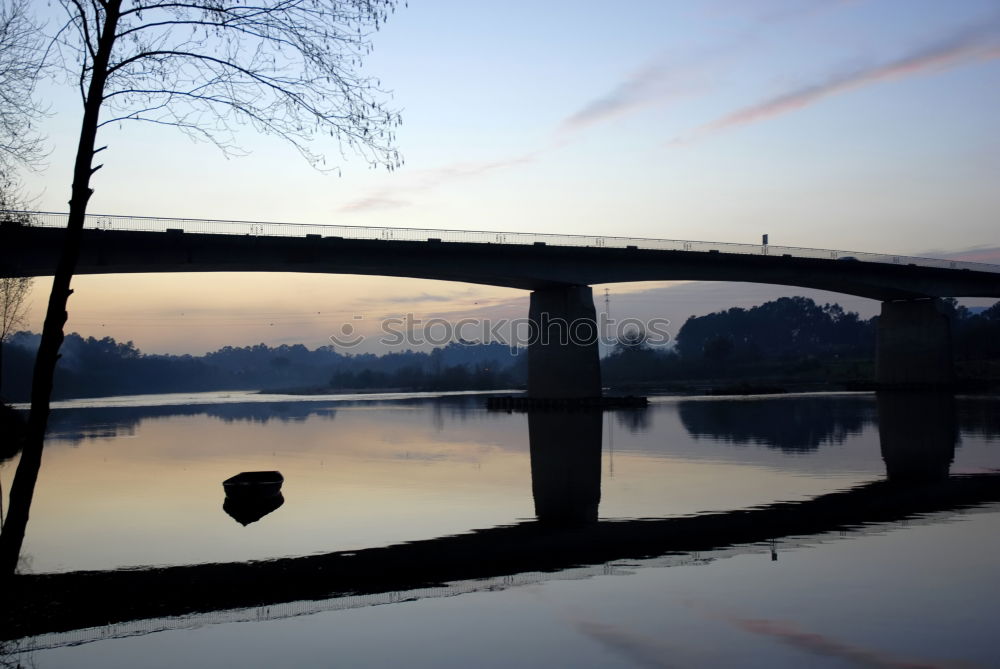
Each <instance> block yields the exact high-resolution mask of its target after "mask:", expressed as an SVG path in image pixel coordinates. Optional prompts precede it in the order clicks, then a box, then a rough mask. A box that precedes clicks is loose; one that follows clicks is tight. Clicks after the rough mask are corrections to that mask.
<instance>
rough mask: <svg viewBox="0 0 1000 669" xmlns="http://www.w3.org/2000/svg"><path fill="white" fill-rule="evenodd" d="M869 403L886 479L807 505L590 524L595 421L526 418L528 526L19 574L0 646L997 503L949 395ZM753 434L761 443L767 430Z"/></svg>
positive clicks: (996, 489) (597, 454)
mask: <svg viewBox="0 0 1000 669" xmlns="http://www.w3.org/2000/svg"><path fill="white" fill-rule="evenodd" d="M747 404H749V403H747ZM877 406H878V412H879V418H880V430H879V434H880V438H881V444H882V455H883V458H884V460H885V465H886V471H887V477H886V479H885V480H879V481H873V482H870V483H866V484H862V485H859V486H856V487H852V488H849V489H846V490H842V491H838V492H834V493H828V494H824V495H820V496H818V497H815V498H813V499H809V500H805V501H797V502H777V503H772V504H767V505H763V506H759V507H752V508H744V509H738V510H733V511H726V512H717V513H707V514H702V515H698V516H686V517H677V518H659V519H656V518H653V519H641V520H617V521H609V520H604V521H602V520H599V517H598V505H599V502H600V497H601V488H600V481H601V478H600V467H601V451H602V449H601V435H602V429H601V426H602V415H601V414H600V413H598V412H569V413H534V414H531V415H530V416H529V421H528V422H529V434H530V442H531V443H530V448H531V455H530V457H531V473H532V479H533V480H532V492H533V495H534V499H535V509H536V514H537V516H538V518H537V520H536V521H527V522H522V523H519V524H516V525H512V526H503V527H495V528H490V529H483V530H477V531H474V532H471V533H467V534H462V535H458V536H449V537H441V538H437V539H431V540H424V541H415V542H411V543H405V544H398V545H392V546H386V547H379V548H369V549H364V550H359V551H354V552H335V553H328V554H324V555H312V556H306V557H299V558H285V559H278V560H272V561H266V562H252V563H229V564H204V565H193V566H179V567H168V568H161V569H140V570H119V571H105V572H74V573H63V574H38V575H33V574H26V575H19V576H17V577H15V578H14V579H12V580H11V581H10V582H9V583H7V584H5V593H4V594H5V599H4V607H3V620H2V624H0V637H2V638H4V639H18V638H23V637H27V636H33V635H38V634H44V633H54V632H64V631H68V630H77V629H82V628H88V627H99V626H104V625H107V624H109V623H122V622H126V621H135V620H142V619H153V618H164V617H173V616H181V615H188V614H195V613H205V612H221V611H228V610H232V609H238V608H245V607H257V606H268V605H273V604H283V603H288V602H297V601H308V600H323V599H330V598H337V597H344V596H359V595H373V596H374V595H379V596H381V595H384V594H386V593H394V592H400V591H410V590H415V589H421V588H435V587H443V586H445V585H446V584H451V583H455V582H457V581H471V580H475V579H491V578H502V577H514V576H515V575H517V574H524V573H527V572H552V573H555V572H561V571H564V570H567V569H572V568H578V567H581V566H584V565H603V564H608V563H610V562H613V561H616V560H623V559H648V558H652V557H656V556H663V555H668V554H690V553H693V552H703V551H715V550H723V549H729V548H732V547H737V549H738V547H740V546H743V547H746V546H748V545H754V544H760V543H763V542H772V541H776V540H782V539H784V538H796V539H801V538H802V537H809V536H817V535H823V534H825V533H829V532H837V531H845V530H855V529H857V528H859V527H865V526H870V525H871V524H877V523H894V522H898V521H900V520H907V519H918V518H922V517H925V516H926V515H927V514H936V513H954V512H960V511H963V510H966V509H969V508H972V507H975V506H981V505H984V504H989V503H995V502H1000V473H984V474H974V475H965V476H950V475H949V467H950V464H951V462H952V459H953V456H954V449H955V443H956V439H957V434H958V432H957V430H956V429H955V425H956V418H955V405H954V401H953V399H952V398H950V397H947V396H934V395H924V396H920V397H918V398H915V397H913V396H909V395H907V396H901V395H885V394H883V395H880V396H879V398H878V403H877ZM759 425H760V427H761V429H762V435H764V436H766V435H767V434H768V432H767V430H768V429H769V427H768V426H767V425H766V423H759ZM718 429H719V430H720V431H724V430H725V429H726V427H725V425H719V426H718ZM664 484H665V485H667V484H668V482H664ZM882 529H885V528H884V527H883V528H882ZM56 602H58V606H55V605H54V604H55V603H56ZM153 627H154V628H155V625H154V626H153Z"/></svg>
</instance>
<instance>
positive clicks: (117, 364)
mask: <svg viewBox="0 0 1000 669" xmlns="http://www.w3.org/2000/svg"><path fill="white" fill-rule="evenodd" d="M943 308H944V311H945V313H946V315H947V316H948V318H949V319H950V321H951V323H952V333H953V343H954V348H955V357H956V360H958V361H959V362H960V363H964V364H965V365H966V367H967V371H968V370H971V371H972V372H974V373H981V374H983V375H992V376H993V377H1000V302H998V303H997V304H995V305H993V306H992V307H990V308H989V309H986V310H983V311H980V312H973V311H971V310H969V309H967V308H966V307H963V306H960V305H958V303H957V302H956V301H955V300H943ZM877 324H878V317H877V316H876V317H873V318H870V319H867V320H864V319H861V318H859V316H858V314H856V313H854V312H849V311H844V309H843V308H842V307H840V305H837V304H824V305H822V306H821V305H818V304H816V303H815V302H814V301H813V300H811V299H808V298H804V297H787V298H781V299H778V300H774V301H772V302H766V303H764V304H761V305H759V306H756V307H752V308H750V309H743V308H732V309H728V310H726V311H719V312H716V313H711V314H707V315H705V316H698V317H695V316H692V317H691V318H689V319H688V320H687V321H686V322H685V323H684V325H683V326H682V327H681V329H680V330H679V331H678V332H677V335H676V337H675V339H676V342H675V345H674V346H673V347H672V348H668V349H664V348H653V347H650V346H648V345H647V344H646V343H645V341H644V336H643V333H641V332H638V331H633V332H630V333H627V334H626V336H625V337H623V338H622V341H621V342H619V344H618V345H617V346H616V347H615V349H614V350H613V351H612V352H611V353H610V355H608V356H607V357H605V358H604V360H603V361H602V364H601V368H602V373H603V377H604V382H605V383H606V384H608V385H612V386H615V385H627V384H636V383H650V384H654V383H659V382H664V381H666V382H670V381H675V380H688V379H702V378H704V379H713V378H714V379H717V378H737V379H739V378H750V377H761V376H768V375H775V374H782V375H792V376H796V377H797V378H803V379H808V378H812V379H822V378H825V377H828V376H831V375H835V376H838V377H839V378H842V379H865V378H867V376H868V375H870V374H871V370H872V362H873V360H874V355H875V330H876V327H877ZM37 346H38V335H36V334H33V333H30V332H19V333H16V334H15V335H14V336H13V337H11V340H10V342H9V343H8V344H7V345H6V347H5V351H4V355H5V356H6V363H5V365H4V369H3V375H4V376H3V389H4V390H3V392H4V396H5V399H6V400H8V401H13V402H21V401H26V400H27V398H28V396H29V392H30V379H31V368H32V364H33V356H34V351H35V350H36V349H37ZM61 352H62V358H61V359H60V361H59V365H58V367H57V370H56V380H55V397H57V398H69V397H97V396H102V395H119V394H122V395H125V394H141V393H165V392H197V391H209V390H257V389H295V388H300V389H301V388H309V389H317V390H318V389H330V390H373V389H389V388H392V389H403V390H432V391H433V390H491V389H506V388H517V387H521V386H523V385H524V384H525V382H526V378H527V355H525V354H524V352H523V351H521V352H520V354H518V355H511V351H510V349H509V348H508V347H507V346H505V345H503V344H499V343H493V344H472V343H469V342H462V343H458V342H453V343H451V344H449V345H447V346H445V347H443V348H438V349H434V350H433V351H430V352H422V351H393V352H389V353H384V354H382V355H375V354H372V353H364V354H358V355H350V354H344V353H339V352H337V351H336V350H334V348H333V347H332V346H324V347H320V348H316V349H309V348H306V347H305V346H303V345H301V344H297V345H294V346H288V345H282V346H275V347H271V346H266V345H264V344H257V345H255V346H243V347H235V346H226V347H223V348H221V349H219V350H217V351H213V352H211V353H206V354H205V355H201V356H191V355H156V354H145V353H142V352H141V351H140V350H139V349H138V348H136V347H135V345H134V344H133V343H132V342H125V343H121V342H118V341H116V340H115V339H113V338H111V337H104V338H102V339H97V338H94V337H87V338H84V337H81V336H80V335H78V334H71V335H69V336H68V337H67V338H66V341H65V343H64V344H63V347H62V350H61Z"/></svg>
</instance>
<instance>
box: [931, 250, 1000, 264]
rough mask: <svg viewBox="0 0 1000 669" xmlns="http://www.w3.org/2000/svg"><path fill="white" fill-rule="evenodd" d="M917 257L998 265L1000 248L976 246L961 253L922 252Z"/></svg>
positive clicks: (999, 262)
mask: <svg viewBox="0 0 1000 669" xmlns="http://www.w3.org/2000/svg"><path fill="white" fill-rule="evenodd" d="M917 255H919V256H922V257H925V258H944V259H946V260H962V261H965V262H982V263H991V264H994V265H1000V247H997V246H978V247H976V248H971V249H965V250H963V251H942V250H933V251H923V252H921V253H918V254H917Z"/></svg>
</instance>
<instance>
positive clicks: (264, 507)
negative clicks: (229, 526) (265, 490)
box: [222, 492, 285, 527]
mask: <svg viewBox="0 0 1000 669" xmlns="http://www.w3.org/2000/svg"><path fill="white" fill-rule="evenodd" d="M284 503H285V498H284V496H282V494H281V493H280V492H279V493H277V494H274V495H266V496H264V497H244V498H238V497H227V498H226V500H225V501H224V502H223V503H222V510H223V511H225V512H226V513H227V514H229V516H230V517H231V518H232V519H233V520H235V521H236V522H237V523H239V524H240V525H243V526H244V527H246V526H247V525H249V524H250V523H255V522H257V521H258V520H260V519H261V518H263V517H264V516H266V515H267V514H269V513H271V512H272V511H275V510H276V509H278V508H279V507H280V506H281V505H282V504H284Z"/></svg>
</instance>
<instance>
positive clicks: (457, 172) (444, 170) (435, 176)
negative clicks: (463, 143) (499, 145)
mask: <svg viewBox="0 0 1000 669" xmlns="http://www.w3.org/2000/svg"><path fill="white" fill-rule="evenodd" d="M542 152H543V150H536V151H529V152H527V153H522V154H519V155H515V156H511V157H508V158H503V159H499V160H491V161H479V162H463V163H453V164H451V165H445V166H443V167H439V168H435V169H430V170H423V171H420V172H415V173H413V174H412V175H410V177H409V178H408V180H407V182H406V183H403V184H399V185H397V186H395V187H392V188H383V189H381V190H378V191H376V192H374V193H370V194H368V195H365V196H364V197H360V198H357V199H355V200H351V201H350V202H348V203H347V204H344V205H342V206H341V207H339V208H338V211H340V212H342V213H358V212H365V211H375V210H380V209H396V208H399V207H405V206H408V205H409V204H411V199H410V197H409V196H411V195H416V194H418V193H421V192H426V191H430V190H433V189H435V188H438V187H439V186H442V185H444V184H446V183H449V182H453V181H460V180H464V179H470V178H472V177H477V176H481V175H483V174H488V173H490V172H499V171H502V170H506V169H509V168H511V167H515V166H518V165H525V164H527V163H531V162H534V161H535V160H536V158H537V157H538V155H539V154H541V153H542Z"/></svg>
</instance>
